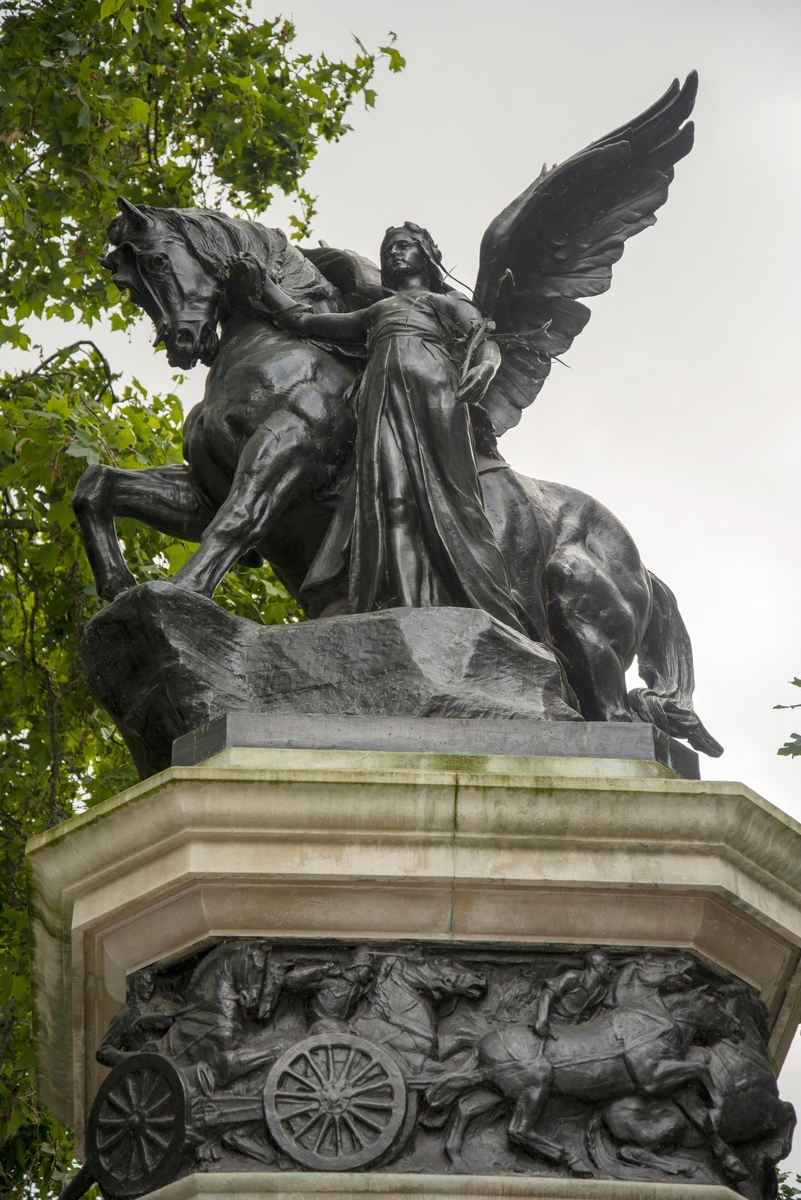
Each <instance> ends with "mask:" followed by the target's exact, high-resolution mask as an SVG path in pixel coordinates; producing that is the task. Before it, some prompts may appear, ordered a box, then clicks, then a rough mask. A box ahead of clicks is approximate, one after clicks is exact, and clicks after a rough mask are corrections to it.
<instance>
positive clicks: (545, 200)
mask: <svg viewBox="0 0 801 1200" xmlns="http://www.w3.org/2000/svg"><path fill="white" fill-rule="evenodd" d="M697 89H698V76H697V74H696V72H694V71H693V72H691V73H690V75H688V77H687V79H686V80H685V82H684V84H683V85H681V86H680V85H679V83H678V80H675V81H674V82H673V83H672V84H671V86H670V87H669V88H668V90H667V91H666V92H665V93H664V95H663V96H661V97H660V98H659V100H657V101H656V103H655V104H652V105H651V106H650V108H647V109H646V110H645V111H644V112H642V113H640V115H639V116H638V117H635V118H634V119H633V120H631V121H629V122H627V123H626V124H625V125H621V126H619V128H617V129H615V130H613V131H612V132H611V133H608V134H606V135H605V136H604V137H602V138H600V139H598V141H596V142H593V143H592V144H591V145H589V146H587V147H585V149H584V150H581V151H580V152H579V153H578V154H575V155H573V157H572V158H569V159H567V160H566V161H565V162H563V163H561V164H559V165H558V166H555V167H553V168H552V169H551V170H550V171H549V170H547V167H544V168H543V171H542V173H541V174H540V175H539V176H538V177H537V179H535V180H534V182H533V183H532V184H530V186H529V187H528V188H527V189H526V190H525V191H524V192H523V193H522V195H520V196H518V197H517V199H516V200H513V201H512V203H511V204H510V205H508V206H507V208H505V209H504V210H503V212H502V213H500V214H499V215H498V216H497V217H496V218H495V220H494V221H493V222H492V223H491V225H490V226H489V228H488V229H487V231H486V233H485V234H484V238H483V239H482V243H481V254H480V265H479V272H478V279H477V282H476V288H475V299H476V303H477V304H478V306H479V307H480V308H481V309H482V310H483V311H484V312H486V313H488V310H489V307H490V305H491V304H492V303H493V301H494V298H495V296H496V295H497V296H498V301H497V303H496V304H495V305H494V311H493V312H492V314H491V315H492V316H493V318H494V320H495V322H496V326H497V331H498V334H499V335H500V336H499V341H500V344H501V347H502V350H503V364H502V366H501V368H500V370H499V372H498V374H497V375H496V377H495V380H494V381H493V384H492V386H491V387H490V390H489V392H488V393H487V396H486V397H485V401H484V407H485V410H486V413H487V416H488V418H489V420H490V422H491V425H492V427H493V428H494V430H495V435H496V436H500V434H502V433H503V432H505V430H507V429H510V428H511V427H512V426H513V425H516V424H517V423H518V421H519V420H520V416H521V413H522V410H523V409H524V408H526V407H528V405H530V404H531V403H532V402H533V401H534V399H535V398H536V396H537V395H538V393H539V391H540V389H541V387H542V385H543V383H544V382H545V379H546V378H547V376H548V374H549V372H550V369H551V362H552V361H553V359H554V358H555V357H557V356H559V355H561V354H563V353H564V352H565V351H566V350H567V349H568V348H569V347H570V345H571V344H572V342H573V339H574V338H575V337H576V336H577V335H578V334H579V333H580V332H581V330H582V329H583V328H584V326H585V325H586V324H587V322H588V320H589V317H590V311H589V309H588V308H587V307H586V305H584V304H581V303H580V298H582V297H585V296H597V295H601V294H602V293H603V292H605V291H607V290H608V288H609V286H610V284H611V281H612V268H613V266H614V264H615V263H616V262H617V261H618V260H619V259H620V257H621V256H622V254H623V249H624V246H625V243H626V241H627V240H628V239H629V238H630V237H633V236H634V235H635V234H637V233H639V232H640V231H641V230H642V229H646V228H648V226H650V225H653V224H654V222H655V220H656V211H657V209H659V208H660V207H661V205H663V204H664V203H665V201H666V199H667V196H668V189H669V187H670V183H671V182H672V179H673V171H674V166H675V164H676V163H677V162H678V161H679V160H680V159H681V158H683V157H684V156H685V155H686V154H688V153H689V151H690V150H691V149H692V145H693V137H694V130H693V125H692V123H691V122H689V121H688V117H689V115H690V113H691V112H692V109H693V104H694V103H695V96H696V92H697ZM507 271H511V273H512V275H513V276H514V281H515V286H514V287H503V288H501V289H500V290H499V287H498V285H499V281H500V280H501V278H502V276H503V275H504V273H505V272H507Z"/></svg>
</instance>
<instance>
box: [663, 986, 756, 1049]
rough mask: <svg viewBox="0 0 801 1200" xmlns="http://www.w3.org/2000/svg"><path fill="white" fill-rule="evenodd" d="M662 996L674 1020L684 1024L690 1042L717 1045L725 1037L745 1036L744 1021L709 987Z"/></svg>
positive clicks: (740, 1039) (739, 1038)
mask: <svg viewBox="0 0 801 1200" xmlns="http://www.w3.org/2000/svg"><path fill="white" fill-rule="evenodd" d="M662 1000H663V1003H664V1005H665V1007H666V1008H667V1010H668V1012H669V1013H670V1015H671V1017H672V1018H673V1020H674V1021H676V1022H677V1023H678V1024H679V1025H681V1026H683V1027H684V1029H685V1031H686V1036H687V1040H688V1043H691V1042H700V1043H701V1044H703V1045H708V1046H714V1044H715V1043H716V1042H719V1041H720V1040H721V1039H722V1038H728V1039H729V1041H732V1042H740V1041H742V1039H743V1036H744V1029H743V1025H742V1022H741V1021H740V1020H738V1018H737V1017H736V1016H735V1015H734V1014H733V1013H732V1012H730V1011H729V1008H728V1006H727V1005H725V1003H724V1002H723V1001H721V999H720V997H719V996H717V995H716V994H715V993H714V992H713V991H712V990H711V989H710V988H709V987H706V986H704V987H698V988H693V989H692V990H691V991H688V992H669V993H668V994H667V995H665V996H663V997H662Z"/></svg>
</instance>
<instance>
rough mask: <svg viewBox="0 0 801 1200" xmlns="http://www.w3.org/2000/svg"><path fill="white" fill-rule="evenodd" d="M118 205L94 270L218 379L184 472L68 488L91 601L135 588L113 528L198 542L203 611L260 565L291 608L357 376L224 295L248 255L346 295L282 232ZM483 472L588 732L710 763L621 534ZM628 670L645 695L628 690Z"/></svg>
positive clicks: (517, 572)
mask: <svg viewBox="0 0 801 1200" xmlns="http://www.w3.org/2000/svg"><path fill="white" fill-rule="evenodd" d="M120 207H121V213H120V215H119V216H118V217H117V218H116V219H115V221H114V222H112V225H111V226H110V230H109V236H110V239H111V241H112V242H113V243H114V244H115V246H116V249H114V250H113V251H112V252H111V253H110V254H109V256H108V258H107V259H106V260H104V263H105V265H106V266H108V267H109V268H110V269H111V270H112V272H113V279H114V281H115V282H116V283H117V284H118V286H119V287H121V288H123V289H126V290H127V291H128V292H129V294H130V296H131V298H132V300H133V301H134V302H135V303H137V304H139V305H140V306H141V307H142V308H143V309H144V310H145V311H146V312H147V313H148V315H149V316H150V317H151V318H152V320H153V322H154V324H155V326H156V330H157V336H158V338H159V339H161V340H163V341H164V342H165V344H166V347H167V355H168V359H169V361H170V363H171V365H173V366H176V367H180V368H182V369H187V368H189V367H191V366H193V365H194V364H195V363H196V362H197V361H198V359H200V360H201V361H203V362H204V363H205V364H206V365H209V366H210V368H211V369H210V371H209V374H208V378H207V381H206V390H205V395H204V399H203V401H202V402H201V403H200V404H198V405H197V406H196V407H195V408H193V409H192V410H191V411H190V412H189V414H188V416H187V419H186V423H185V426H184V457H185V460H186V461H185V463H184V464H182V465H176V466H168V467H155V468H148V469H143V470H119V469H116V468H113V467H110V466H105V465H102V464H98V465H96V466H91V467H89V468H88V470H87V471H86V473H85V474H84V476H83V478H82V479H81V481H80V482H79V484H78V487H77V489H76V492H75V497H74V501H73V505H74V508H75V512H76V515H77V518H78V521H79V523H80V527H81V532H82V536H83V540H84V544H85V546H86V550H87V555H88V557H89V561H90V564H91V566H92V570H93V572H94V576H95V580H96V583H97V588H98V592H99V594H100V595H101V596H103V597H104V598H106V599H109V600H111V599H113V598H114V597H115V596H116V595H119V594H120V593H121V592H123V591H125V590H126V589H128V588H130V587H131V586H133V585H134V584H135V580H134V578H133V576H132V575H131V573H130V571H129V569H128V567H127V565H126V564H125V561H124V558H123V555H122V551H121V549H120V545H119V542H118V540H117V537H116V533H115V526H114V522H115V519H116V518H117V517H130V518H134V519H136V520H139V521H142V522H144V523H145V524H148V525H150V526H151V527H153V528H155V529H158V530H159V531H161V532H162V533H165V534H168V535H170V536H173V537H180V538H185V539H187V540H188V541H194V542H199V543H200V545H199V548H198V550H197V551H195V553H194V554H193V555H192V557H191V558H190V559H189V560H188V561H187V563H185V564H184V566H183V567H181V568H180V570H179V571H177V572H176V573H175V575H173V576H172V577H171V581H172V582H173V583H175V584H176V585H177V586H180V587H183V588H187V589H189V590H191V591H195V592H197V593H199V594H202V595H207V596H210V595H212V594H213V592H214V589H215V588H216V587H217V585H218V583H219V582H220V580H221V579H222V578H223V576H224V575H225V573H226V571H228V570H229V568H231V567H232V566H233V565H234V564H235V563H236V562H237V561H244V562H249V563H253V562H258V561H260V560H261V559H264V558H266V559H267V560H268V561H269V562H270V564H271V566H272V567H273V569H274V570H275V573H276V575H277V576H278V578H279V579H280V580H281V581H282V583H284V585H285V586H286V587H287V589H288V591H289V592H290V593H291V594H292V595H293V596H295V597H296V598H297V597H299V595H300V590H301V585H302V583H303V580H304V578H305V576H306V573H307V571H308V569H309V567H310V566H311V563H312V561H313V560H314V557H315V555H316V553H317V551H318V549H319V547H320V545H321V543H322V540H323V537H324V535H325V532H326V530H327V529H328V526H329V524H330V521H331V515H332V512H333V509H334V506H335V498H336V495H335V494H336V492H337V489H338V488H339V487H340V486H341V485H342V481H343V478H344V476H345V474H346V471H347V464H348V458H349V455H350V454H351V453H352V448H353V444H354V439H355V416H354V413H353V410H352V407H351V405H350V404H349V402H348V393H349V390H350V388H351V385H352V384H353V382H354V379H355V370H354V367H353V365H352V364H351V363H349V362H348V361H345V360H344V359H343V358H342V357H340V356H337V355H336V354H334V353H333V352H332V351H331V350H330V349H329V348H327V347H326V346H325V345H324V344H322V343H317V342H314V341H310V340H307V339H303V338H298V337H296V336H294V335H292V334H291V333H288V332H285V331H283V330H281V329H278V328H276V327H274V326H273V325H272V324H270V323H269V322H267V321H265V320H259V319H256V318H255V317H253V316H252V315H251V314H250V313H249V312H248V311H244V310H242V309H237V308H235V307H234V308H232V307H231V306H230V304H229V302H228V300H227V299H226V280H227V274H228V272H229V270H230V268H231V266H232V265H233V264H234V263H235V262H241V261H242V259H243V258H251V259H252V258H253V257H254V256H255V257H256V258H258V259H259V260H260V262H261V263H262V265H263V267H264V270H265V271H267V272H268V273H269V274H270V275H271V277H274V278H275V279H277V280H278V281H280V283H281V286H282V288H283V289H284V291H286V292H287V293H288V294H289V295H290V296H292V297H295V298H297V300H298V302H302V303H304V304H306V305H308V306H310V307H311V309H312V310H313V311H318V312H332V311H337V309H338V308H340V307H341V305H342V301H341V298H340V296H339V293H338V292H337V290H336V289H335V288H334V287H333V286H332V285H331V284H330V283H329V282H328V281H327V280H326V279H325V278H324V277H323V276H322V275H321V274H320V272H319V271H317V269H316V268H315V267H314V266H313V265H312V263H311V262H310V261H309V260H308V259H306V258H305V257H304V256H303V255H302V254H301V252H300V251H299V250H297V249H296V248H295V247H293V246H292V245H290V244H289V243H288V241H287V239H286V237H285V236H284V235H283V234H282V233H281V232H280V231H278V230H272V229H266V228H264V227H262V226H260V225H257V224H254V223H250V222H246V221H241V220H234V219H232V218H229V217H226V216H224V215H223V214H221V213H218V212H209V211H204V210H194V209H191V210H190V209H187V210H183V209H160V208H151V207H148V206H144V205H138V206H137V205H132V204H129V203H128V202H127V201H120ZM218 324H219V325H220V326H221V329H222V334H221V337H219V338H218V335H217V325H218ZM478 466H479V471H480V477H481V487H482V491H483V499H484V505H485V509H486V513H487V516H488V517H489V520H490V524H491V526H492V528H493V532H494V534H495V538H496V540H497V543H498V545H499V547H500V549H501V551H502V554H503V557H504V560H505V562H506V563H507V566H508V570H509V573H510V583H511V586H512V589H513V594H514V595H515V597H516V599H517V601H518V603H519V606H520V608H521V611H522V612H524V613H525V614H526V617H527V620H528V623H529V625H530V627H531V631H532V636H537V637H538V638H539V639H540V640H542V641H544V642H545V643H546V644H548V645H550V646H551V647H552V648H553V649H554V651H555V653H556V654H557V656H558V657H559V658H560V661H561V662H562V663H563V665H564V667H565V670H566V673H567V678H568V682H569V683H570V686H571V687H572V689H573V692H574V694H575V696H576V697H577V698H578V702H579V704H580V708H581V713H582V715H583V716H584V717H585V719H587V720H600V721H633V720H644V721H653V722H654V723H655V724H657V725H659V726H660V727H661V728H663V729H665V730H666V731H668V732H670V733H672V734H673V735H674V736H677V737H685V738H687V739H688V740H689V741H690V743H691V744H692V745H693V746H695V747H696V749H699V750H702V751H704V752H705V753H708V754H712V755H718V754H720V753H721V752H722V748H721V747H720V746H719V744H718V743H717V742H716V741H715V739H714V738H712V737H711V735H710V734H709V733H708V732H707V731H706V729H705V728H704V726H703V725H702V723H701V722H700V720H699V718H698V717H697V715H696V714H695V712H694V710H693V705H692V692H693V688H694V676H693V665H692V648H691V644H690V640H689V636H688V633H687V630H686V628H685V626H684V623H683V621H682V619H681V616H680V614H679V611H678V608H677V605H676V601H675V598H674V597H673V594H672V593H671V592H670V590H669V589H668V588H667V587H666V586H665V585H664V584H663V583H661V582H660V581H659V580H658V579H657V578H656V577H655V576H653V575H652V574H651V573H650V572H649V571H648V570H647V569H646V567H645V566H644V564H643V563H642V561H641V559H640V556H639V553H638V551H637V547H636V546H635V544H634V542H633V540H632V538H631V537H630V535H629V534H628V533H627V531H626V530H625V529H624V527H623V526H622V525H621V524H620V522H619V521H618V520H617V519H616V518H615V517H614V516H613V515H612V514H611V513H610V512H609V511H608V510H607V509H605V508H604V507H603V506H602V505H601V504H599V503H598V502H597V501H595V500H593V499H592V498H591V497H590V496H586V495H584V494H583V493H581V492H578V491H576V490H574V489H572V488H568V487H564V486H562V485H559V484H553V483H546V482H542V481H537V480H532V479H527V478H525V477H523V476H520V475H518V474H517V473H516V472H514V471H513V470H512V469H511V468H510V467H509V466H508V465H507V464H505V463H504V462H503V461H502V460H501V459H500V458H499V456H498V457H497V458H495V459H490V458H483V459H482V458H481V457H480V456H479V459H478ZM254 556H255V557H254ZM312 615H316V614H312ZM635 657H636V658H637V659H638V662H639V666H640V673H641V675H642V677H643V679H644V680H645V682H646V683H647V685H648V686H647V688H645V689H634V690H633V691H632V692H627V688H626V682H625V672H626V671H627V669H628V667H629V666H630V665H631V663H632V662H633V661H634V659H635Z"/></svg>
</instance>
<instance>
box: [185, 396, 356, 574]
mask: <svg viewBox="0 0 801 1200" xmlns="http://www.w3.org/2000/svg"><path fill="white" fill-rule="evenodd" d="M331 477H332V468H331V467H330V466H329V465H327V464H326V463H325V461H324V458H323V453H322V450H321V448H320V447H319V446H318V445H317V444H316V443H315V441H314V439H313V437H312V434H311V431H310V429H309V426H308V425H307V424H306V422H305V421H303V420H302V418H300V417H298V416H296V415H295V414H294V413H292V412H291V411H290V412H284V413H281V414H277V415H275V416H274V417H272V418H271V419H270V421H269V423H267V424H265V425H262V426H260V427H259V429H257V430H256V432H255V433H254V434H253V436H252V437H251V438H250V440H249V441H248V443H247V445H246V446H245V448H244V450H243V451H242V455H241V457H240V459H239V463H238V465H237V468H236V473H235V475H234V479H233V482H232V484H231V490H230V492H229V493H228V498H227V499H226V501H225V503H224V504H222V505H221V506H220V508H219V510H218V512H217V515H216V516H215V518H214V520H213V521H212V522H211V524H210V525H209V527H208V529H206V531H205V532H204V534H203V540H202V543H201V545H200V547H199V549H198V550H196V551H195V553H194V554H193V555H192V557H191V558H190V559H189V561H188V562H187V563H186V564H185V565H184V566H183V567H181V569H180V570H179V571H176V573H175V575H173V577H172V582H173V583H177V584H179V586H181V587H184V588H187V589H189V590H190V591H193V592H200V593H201V594H202V595H204V596H211V595H213V593H214V589H215V588H216V587H217V584H218V583H219V582H220V580H221V579H222V578H223V576H224V575H225V573H226V571H228V570H229V569H230V568H231V567H232V566H233V565H234V563H235V562H236V561H237V560H238V559H239V558H240V557H241V556H242V554H243V553H245V552H246V551H248V550H251V549H253V548H254V547H256V546H258V544H259V542H261V541H262V539H263V538H264V537H265V536H266V535H267V533H268V532H269V530H270V526H271V525H272V524H273V523H274V522H275V521H276V519H277V518H278V517H280V516H281V515H282V514H283V513H284V512H286V511H287V510H288V509H290V508H291V507H292V505H293V504H295V503H296V502H298V501H300V500H302V499H304V498H305V497H307V496H309V495H311V494H312V493H313V492H315V491H318V490H319V489H320V488H322V487H324V486H325V485H326V484H327V483H329V482H330V479H331Z"/></svg>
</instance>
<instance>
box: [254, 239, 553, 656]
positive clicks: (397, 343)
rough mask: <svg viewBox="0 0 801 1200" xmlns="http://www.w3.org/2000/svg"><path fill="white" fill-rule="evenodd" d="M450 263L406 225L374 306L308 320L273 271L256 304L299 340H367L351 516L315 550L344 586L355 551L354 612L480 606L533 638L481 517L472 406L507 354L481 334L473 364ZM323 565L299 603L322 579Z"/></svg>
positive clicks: (391, 248) (386, 251) (386, 256)
mask: <svg viewBox="0 0 801 1200" xmlns="http://www.w3.org/2000/svg"><path fill="white" fill-rule="evenodd" d="M441 261H442V255H441V254H440V252H439V250H438V248H437V246H436V245H435V244H434V241H433V239H432V237H431V235H430V234H429V233H428V231H427V230H425V229H421V228H420V227H419V226H418V225H414V224H412V223H411V222H408V221H407V222H406V224H405V225H403V226H401V227H400V228H397V229H388V230H387V233H386V235H385V237H384V241H383V242H382V245H381V282H382V284H383V286H384V288H385V290H386V291H387V293H388V295H387V296H386V298H385V299H382V300H379V301H377V302H376V303H375V304H372V305H370V306H369V307H368V308H364V309H360V310H357V311H356V312H353V313H332V314H327V313H326V314H319V315H318V314H311V313H305V312H303V311H302V310H301V308H300V306H299V305H298V304H297V303H296V302H295V301H294V300H293V299H292V298H291V297H290V296H288V295H287V294H286V293H285V292H283V291H282V290H281V289H280V288H279V287H278V286H277V285H276V284H274V283H273V281H272V280H271V279H270V278H269V276H267V275H265V276H264V277H263V280H262V291H261V296H260V297H258V300H257V299H256V298H255V297H253V296H252V295H251V296H250V297H248V299H249V301H250V304H251V305H253V304H254V302H260V303H261V305H263V306H265V310H266V312H267V314H269V315H270V316H273V317H274V318H275V320H276V321H277V323H278V324H281V325H284V326H286V327H288V328H290V329H294V330H295V331H296V332H298V333H300V334H301V335H302V336H307V337H318V338H330V339H333V340H336V341H346V342H357V343H361V342H365V343H366V347H367V367H366V369H365V371H364V374H363V375H362V377H361V380H360V382H359V388H358V391H357V393H356V397H355V404H356V412H357V437H356V454H355V463H354V468H353V470H354V476H355V480H354V482H355V487H354V488H351V489H349V490H348V491H346V493H345V495H344V497H343V504H344V505H346V506H347V507H348V508H349V509H350V512H349V513H348V516H347V517H346V519H345V520H344V521H342V520H338V519H337V518H336V517H335V518H334V521H333V523H332V532H333V534H334V537H333V538H332V537H329V538H326V540H325V542H324V543H323V547H322V549H321V551H320V554H319V556H318V560H322V561H323V563H326V562H330V560H331V559H333V566H331V565H329V566H328V577H329V578H332V579H334V580H335V579H336V577H337V575H338V573H339V569H341V568H340V564H341V563H342V562H343V559H344V555H345V552H346V547H348V546H349V548H350V569H349V588H348V605H347V607H348V611H349V612H352V613H360V612H373V611H374V610H375V609H377V608H389V607H394V606H407V607H410V608H436V607H439V606H444V605H453V606H455V607H458V608H480V609H483V610H484V611H485V612H488V613H490V615H491V616H494V617H497V618H498V620H500V621H503V623H504V624H505V625H508V626H510V628H512V629H516V630H518V632H520V633H524V632H529V633H532V634H534V635H535V636H536V631H535V630H534V629H533V627H532V626H531V625H530V624H529V627H528V630H525V629H524V626H523V623H522V621H521V619H520V617H519V616H518V613H517V606H516V604H515V601H514V599H513V597H512V593H511V586H510V583H509V579H508V576H507V572H506V566H505V564H504V561H503V557H502V555H501V552H500V549H499V547H498V545H497V543H496V541H495V536H494V533H493V531H492V527H491V525H490V523H489V520H488V519H487V515H486V513H485V511H484V504H483V498H482V495H481V484H480V482H479V476H478V468H477V465H476V457H475V448H474V438H473V431H472V425H471V421H470V413H469V408H468V405H469V404H470V403H471V402H472V403H478V402H480V401H481V400H482V399H483V398H484V396H485V394H486V391H487V388H488V387H489V385H490V383H491V382H492V379H493V376H494V375H495V372H496V371H497V369H498V366H499V365H500V353H499V351H498V347H497V345H496V344H495V343H494V342H492V341H489V340H487V339H482V340H481V341H480V342H479V343H478V345H477V346H476V349H475V352H474V354H473V356H472V360H469V359H468V358H467V351H468V350H469V349H472V348H473V344H474V341H475V338H474V337H473V336H471V335H474V331H475V330H476V329H477V328H478V327H479V326H480V325H481V323H482V318H481V314H480V312H479V311H478V309H477V308H475V306H474V305H472V304H470V303H469V302H468V301H467V300H466V299H465V297H463V296H460V295H459V294H458V293H457V292H455V291H454V290H453V289H452V288H447V287H446V286H445V283H444V271H443V269H442V266H441ZM352 493H355V494H352ZM337 535H339V536H337ZM329 543H333V544H332V545H329ZM318 560H315V562H314V563H313V564H312V566H311V568H310V572H309V576H307V579H306V582H305V583H304V586H303V589H302V591H301V595H303V594H304V592H306V593H308V592H309V591H310V590H311V588H312V587H319V586H320V585H321V584H322V583H324V582H325V581H326V567H325V566H320V565H319V563H318ZM332 607H335V606H332ZM523 620H525V617H524V618H523Z"/></svg>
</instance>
